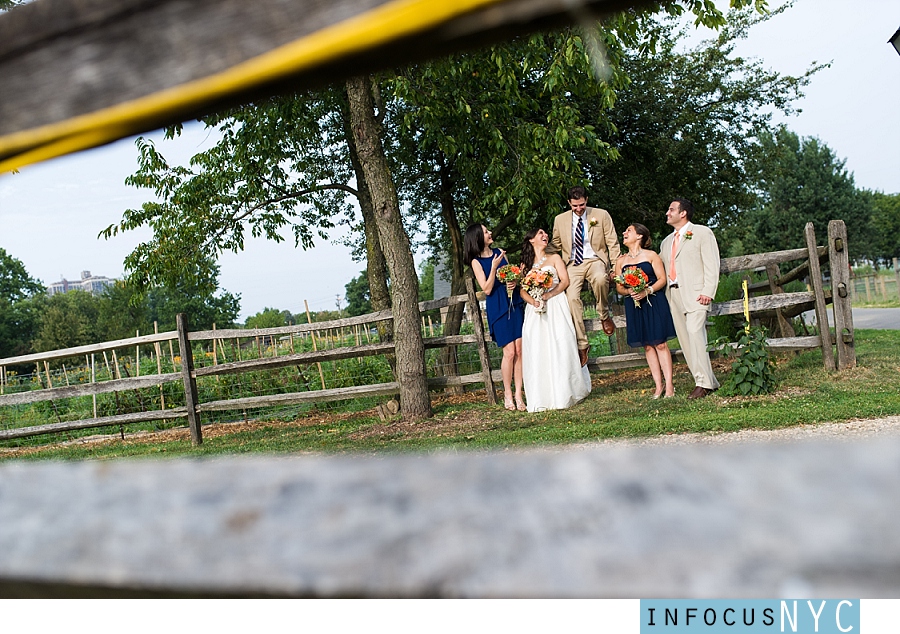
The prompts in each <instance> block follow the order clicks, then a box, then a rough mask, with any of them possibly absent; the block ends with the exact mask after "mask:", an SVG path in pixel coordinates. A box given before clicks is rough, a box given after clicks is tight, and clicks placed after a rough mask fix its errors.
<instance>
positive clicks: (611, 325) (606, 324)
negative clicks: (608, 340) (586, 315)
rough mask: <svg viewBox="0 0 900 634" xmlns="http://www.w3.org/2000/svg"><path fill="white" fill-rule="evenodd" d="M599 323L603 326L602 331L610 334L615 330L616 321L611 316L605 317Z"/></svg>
mask: <svg viewBox="0 0 900 634" xmlns="http://www.w3.org/2000/svg"><path fill="white" fill-rule="evenodd" d="M600 325H601V326H603V332H605V333H606V334H608V335H611V334H613V333H614V332H615V331H616V323H615V322H614V321H613V320H612V318H611V317H607V318H606V319H604V320H603V321H601V322H600Z"/></svg>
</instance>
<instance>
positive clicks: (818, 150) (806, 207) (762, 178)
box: [734, 126, 872, 255]
mask: <svg viewBox="0 0 900 634" xmlns="http://www.w3.org/2000/svg"><path fill="white" fill-rule="evenodd" d="M760 150H761V151H760V153H759V159H758V160H757V161H756V165H755V168H756V169H755V173H754V174H753V176H754V177H755V178H754V179H753V182H754V183H755V185H756V187H757V189H758V191H759V196H760V198H759V203H758V205H757V206H756V207H754V208H753V209H752V210H750V211H749V212H748V213H747V214H745V215H744V217H743V219H742V221H741V223H740V225H739V226H735V227H734V234H735V235H738V236H740V239H741V241H742V243H743V245H744V248H745V250H746V251H747V252H749V253H762V252H765V251H779V250H782V249H795V248H800V247H803V246H805V244H806V242H805V239H804V227H805V226H806V223H807V222H812V223H813V224H814V225H815V227H816V230H817V232H818V234H819V235H820V236H822V235H824V233H823V232H824V231H825V230H826V228H827V226H828V221H829V220H843V221H844V222H845V223H846V224H847V239H848V241H849V242H850V249H851V251H850V253H851V255H852V254H853V253H854V245H856V246H855V249H856V251H855V252H856V253H857V254H866V253H867V250H868V245H869V244H870V242H871V238H870V235H869V234H870V227H871V225H870V220H871V216H872V209H871V200H870V197H868V196H866V195H864V194H863V192H861V191H859V190H857V189H856V186H855V184H854V182H853V175H852V174H850V173H849V172H848V171H847V170H846V168H845V167H844V164H845V161H844V160H841V159H838V158H837V156H835V154H834V152H833V151H832V150H831V148H829V147H828V146H827V145H825V144H824V143H822V142H821V141H820V140H819V139H816V138H814V137H804V138H800V137H799V136H797V134H795V133H794V132H791V131H790V130H788V129H787V128H786V127H784V126H781V127H779V128H778V129H777V130H776V131H775V132H774V133H766V134H763V135H761V136H760Z"/></svg>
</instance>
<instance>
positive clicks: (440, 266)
mask: <svg viewBox="0 0 900 634" xmlns="http://www.w3.org/2000/svg"><path fill="white" fill-rule="evenodd" d="M452 275H453V273H452V271H451V270H450V266H449V264H448V262H447V261H446V258H445V257H444V256H438V257H436V258H435V261H434V299H443V298H445V297H450V277H451V276H452Z"/></svg>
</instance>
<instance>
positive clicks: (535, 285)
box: [522, 269, 553, 313]
mask: <svg viewBox="0 0 900 634" xmlns="http://www.w3.org/2000/svg"><path fill="white" fill-rule="evenodd" d="M551 286H553V273H551V272H550V271H542V270H540V269H531V270H530V271H528V274H527V275H525V279H524V280H522V288H524V289H525V292H526V293H528V294H529V295H531V296H532V297H533V298H534V299H536V300H537V301H538V302H539V306H538V307H537V308H535V309H534V312H536V313H545V312H547V307H546V306H544V291H546V290H547V289H549V288H550V287H551Z"/></svg>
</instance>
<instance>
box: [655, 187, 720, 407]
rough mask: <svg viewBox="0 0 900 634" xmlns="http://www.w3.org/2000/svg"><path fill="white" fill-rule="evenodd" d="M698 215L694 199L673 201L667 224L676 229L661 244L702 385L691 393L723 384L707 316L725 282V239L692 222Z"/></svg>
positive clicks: (677, 315) (681, 336)
mask: <svg viewBox="0 0 900 634" xmlns="http://www.w3.org/2000/svg"><path fill="white" fill-rule="evenodd" d="M693 215H694V205H693V204H691V201H689V200H686V199H684V198H678V199H676V200H674V201H672V204H671V205H669V209H668V211H666V224H668V225H670V226H671V227H672V228H673V229H675V231H674V232H673V233H670V234H669V235H668V236H666V238H665V239H664V240H663V241H662V244H661V245H660V247H659V255H660V257H661V258H662V261H663V265H664V266H665V269H666V277H667V278H668V287H667V290H666V297H667V298H668V300H669V307H670V308H671V310H672V321H673V322H674V323H675V333H676V334H677V335H678V343H679V344H680V345H681V350H682V352H683V353H684V359H685V361H687V364H688V368H689V369H690V371H691V374H692V375H693V376H694V384H695V385H696V387H695V388H694V391H693V392H691V393H690V394H689V395H688V398H689V399H695V398H703V397H704V396H707V395H708V394H709V393H710V392H713V391H715V390H716V389H718V387H719V381H718V380H716V375H715V374H714V373H713V369H712V364H711V363H710V360H709V353H708V352H707V351H706V318H707V315H708V314H709V306H710V304H712V301H713V298H714V297H715V296H716V288H718V286H719V245H718V243H717V242H716V236H715V235H714V234H713V232H712V229H710V228H709V227H704V226H702V225H695V224H694V223H693V222H691V217H693Z"/></svg>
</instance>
